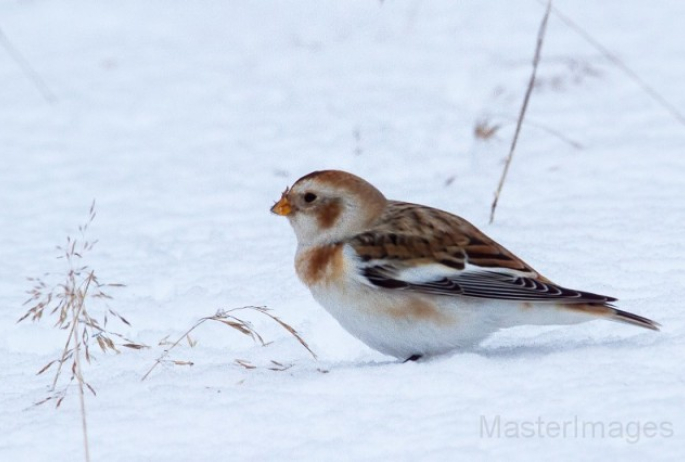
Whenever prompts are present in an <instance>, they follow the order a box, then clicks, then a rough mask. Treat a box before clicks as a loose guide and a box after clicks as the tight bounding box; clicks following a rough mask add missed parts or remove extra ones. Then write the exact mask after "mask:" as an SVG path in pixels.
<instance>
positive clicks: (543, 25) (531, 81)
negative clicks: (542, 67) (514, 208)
mask: <svg viewBox="0 0 685 462" xmlns="http://www.w3.org/2000/svg"><path fill="white" fill-rule="evenodd" d="M551 9H552V0H549V1H548V2H547V9H546V10H545V15H544V16H543V17H542V22H541V23H540V29H539V30H538V39H537V45H536V47H535V56H534V57H533V71H532V72H531V74H530V79H529V80H528V88H527V89H526V95H525V96H524V98H523V105H522V106H521V112H520V113H519V117H518V120H517V121H516V131H515V132H514V138H513V139H512V140H511V147H510V148H509V155H508V156H507V161H506V163H505V164H504V170H503V171H502V177H501V178H500V180H499V184H498V185H497V191H496V192H495V199H494V200H493V201H492V206H491V207H490V223H492V222H493V221H494V220H495V209H496V208H497V201H498V200H499V195H500V193H501V192H502V187H503V186H504V181H505V180H506V179H507V173H508V172H509V165H511V159H512V158H513V157H514V150H515V149H516V143H517V142H518V139H519V133H520V132H521V124H522V123H523V118H524V117H525V116H526V110H527V109H528V101H530V95H531V94H532V93H533V87H534V86H535V75H536V74H537V71H538V63H539V62H540V54H541V52H542V44H543V43H544V41H545V32H547V20H548V19H549V13H550V11H551Z"/></svg>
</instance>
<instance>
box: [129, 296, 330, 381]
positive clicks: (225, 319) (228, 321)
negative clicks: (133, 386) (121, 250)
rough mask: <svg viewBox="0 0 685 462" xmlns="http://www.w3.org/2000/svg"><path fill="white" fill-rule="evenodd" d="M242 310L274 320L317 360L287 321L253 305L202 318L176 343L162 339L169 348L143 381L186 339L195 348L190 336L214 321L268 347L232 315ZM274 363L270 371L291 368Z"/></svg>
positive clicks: (245, 364) (249, 326)
mask: <svg viewBox="0 0 685 462" xmlns="http://www.w3.org/2000/svg"><path fill="white" fill-rule="evenodd" d="M242 310H252V311H256V312H258V313H261V314H263V315H264V316H266V317H268V318H270V319H272V320H273V321H275V322H276V323H277V324H278V325H279V326H281V327H282V328H283V329H285V330H286V331H287V332H288V333H289V334H290V335H292V336H293V337H295V339H296V340H297V341H298V342H299V343H300V345H302V346H303V347H304V348H305V349H306V350H307V351H308V352H309V354H310V355H312V357H313V358H314V359H317V356H316V353H314V352H313V351H312V349H311V348H309V345H308V344H307V342H306V341H305V340H304V339H303V338H302V336H301V335H300V334H299V332H297V331H296V330H295V329H294V328H293V327H292V326H291V325H290V324H288V323H286V322H285V321H283V320H282V319H280V318H279V317H278V316H276V315H274V314H272V313H271V310H270V309H269V308H267V307H265V306H252V305H250V306H241V307H239V308H232V309H230V310H219V311H217V312H216V313H215V314H214V315H212V316H207V317H204V318H201V319H200V320H199V321H197V322H196V323H195V324H193V325H192V326H191V327H190V329H188V330H187V331H185V332H184V333H183V334H181V335H180V336H179V337H178V338H177V339H176V341H174V342H172V343H169V342H168V341H167V338H168V337H165V338H164V339H162V342H160V345H169V348H167V349H166V350H164V352H163V353H162V355H161V356H160V357H159V358H157V359H156V360H155V363H154V364H153V365H152V366H151V367H150V369H148V371H147V372H146V373H145V375H143V377H142V378H141V381H143V380H145V379H147V378H148V376H149V375H150V374H151V373H152V371H153V370H155V368H156V367H157V366H159V365H160V364H161V363H163V362H169V361H170V360H168V359H167V356H168V355H169V352H170V351H171V350H173V349H174V348H176V347H177V346H178V345H179V344H180V343H181V342H182V341H183V340H184V339H187V340H188V343H189V344H190V346H194V344H195V342H193V341H192V340H191V339H190V334H191V333H192V332H193V331H194V330H195V329H197V328H198V327H200V326H201V325H202V324H204V323H205V322H207V321H214V322H218V323H221V324H223V325H225V326H228V327H230V328H231V329H233V330H236V331H238V332H240V333H241V334H243V335H247V336H248V337H250V338H251V339H252V340H253V341H254V342H255V343H259V344H260V345H262V346H266V345H267V342H265V341H264V338H263V337H262V335H261V334H260V333H259V332H257V330H256V329H255V328H254V326H253V325H252V323H250V322H249V321H246V320H243V319H241V318H239V317H237V316H235V315H234V314H232V313H235V312H236V311H242ZM171 362H173V363H176V362H175V361H171ZM235 362H236V364H239V365H240V366H242V367H244V368H245V369H254V368H256V366H255V365H254V364H252V363H250V362H249V361H246V360H243V359H236V360H235ZM272 363H273V365H274V366H273V367H270V370H286V369H288V368H289V367H290V366H284V365H283V364H281V363H278V362H276V361H272ZM191 364H192V363H191Z"/></svg>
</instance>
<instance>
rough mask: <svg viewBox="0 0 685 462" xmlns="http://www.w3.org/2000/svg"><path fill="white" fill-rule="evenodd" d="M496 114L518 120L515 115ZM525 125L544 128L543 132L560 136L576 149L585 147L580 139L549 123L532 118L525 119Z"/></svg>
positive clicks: (560, 138)
mask: <svg viewBox="0 0 685 462" xmlns="http://www.w3.org/2000/svg"><path fill="white" fill-rule="evenodd" d="M494 115H495V116H497V117H502V118H503V119H507V120H509V121H514V122H516V121H517V120H518V119H517V118H515V117H511V116H508V115H505V114H494ZM525 125H527V126H529V127H533V128H537V129H539V130H542V131H543V132H546V133H548V134H550V135H552V136H554V137H556V138H558V139H559V140H561V141H563V142H564V143H566V144H568V145H569V146H571V147H572V148H574V149H583V145H582V144H581V143H579V142H578V141H575V140H572V139H571V138H569V137H567V136H566V135H564V134H563V133H561V132H559V131H557V130H554V129H553V128H550V127H548V126H547V125H544V124H541V123H539V122H534V121H532V120H530V118H529V119H528V120H526V121H525Z"/></svg>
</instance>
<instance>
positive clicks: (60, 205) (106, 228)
mask: <svg viewBox="0 0 685 462" xmlns="http://www.w3.org/2000/svg"><path fill="white" fill-rule="evenodd" d="M555 4H556V6H557V7H559V8H560V10H561V11H563V12H565V13H566V14H568V15H569V16H570V17H571V18H573V19H574V21H575V22H577V23H578V24H580V25H581V26H583V27H584V28H586V29H587V31H588V32H589V33H591V34H592V35H593V36H594V37H595V38H597V39H598V40H599V41H601V42H602V43H603V44H604V45H605V46H607V47H608V48H609V49H611V50H612V51H613V52H615V53H616V54H617V55H618V56H620V58H621V59H622V60H624V61H625V62H626V63H628V64H629V65H630V66H631V67H632V68H633V69H634V70H635V71H636V72H637V73H638V74H639V75H641V76H642V77H643V78H644V79H645V80H647V81H648V82H649V83H650V84H651V85H652V86H653V87H654V88H657V89H658V90H659V91H660V92H661V93H662V94H664V95H666V97H667V99H668V100H669V101H670V102H671V103H672V104H673V105H674V106H675V107H678V108H681V109H680V110H681V111H685V91H683V84H682V82H683V73H684V72H685V67H684V66H683V61H682V57H683V56H685V30H684V29H683V28H682V18H683V17H684V15H685V3H683V2H659V3H658V4H646V3H644V2H639V1H629V2H628V1H618V0H612V1H607V2H571V1H568V0H567V1H557V2H555ZM542 11H543V8H542V7H541V5H540V4H539V3H538V2H536V1H533V0H529V1H527V2H506V1H491V2H481V1H476V0H464V1H460V2H449V1H440V2H437V1H436V2H419V1H385V2H382V4H381V3H380V2H374V1H361V0H358V1H347V2H317V1H314V0H308V1H297V2H296V1H279V2H276V1H260V2H221V1H205V2H181V1H178V0H173V1H164V2H162V1H160V0H152V1H147V2H137V1H134V0H120V1H117V2H113V1H104V0H100V1H89V2H87V1H83V0H63V1H62V0H60V1H57V0H54V1H49V2H48V1H41V0H31V1H15V0H5V1H3V2H0V27H2V31H3V32H4V34H5V35H6V36H7V37H8V38H9V40H10V41H11V42H12V43H13V44H14V45H15V46H16V47H17V48H18V49H19V50H20V51H21V52H22V53H23V54H24V55H25V57H26V58H27V59H28V61H30V62H31V63H32V65H33V67H35V69H36V70H37V72H38V73H39V74H40V75H41V76H42V78H43V79H44V80H45V81H46V83H47V84H48V85H49V87H50V88H51V90H52V91H53V92H54V94H55V95H56V97H57V99H58V101H57V102H56V103H55V104H49V103H47V102H46V101H45V100H44V99H43V98H42V97H41V95H40V93H39V92H38V91H37V90H36V88H35V87H34V86H33V85H32V84H31V82H30V81H29V80H28V79H27V78H26V77H25V76H24V74H23V73H22V72H21V70H20V68H19V67H18V66H17V65H16V63H15V62H14V61H13V60H12V59H11V58H10V56H9V55H8V54H7V53H6V51H5V50H4V49H3V50H2V51H0V82H1V84H0V127H1V128H0V160H1V161H2V168H0V229H2V239H1V240H0V255H2V260H3V264H2V265H0V306H2V307H3V310H1V311H0V369H1V370H2V371H3V373H2V384H1V385H0V391H1V393H0V459H2V460H31V461H60V460H65V461H66V460H69V461H71V460H79V459H81V458H82V436H81V429H80V413H79V408H78V397H77V392H76V389H72V390H70V392H69V396H68V397H67V399H66V400H65V401H64V403H63V404H62V406H61V408H60V409H59V410H55V409H54V408H53V407H52V405H50V404H45V405H42V406H33V403H35V402H37V401H40V400H41V399H43V398H45V397H46V396H48V394H49V391H48V386H49V384H50V382H51V378H52V376H51V375H50V373H47V375H39V376H37V375H35V373H36V372H37V371H38V370H39V369H40V368H41V367H42V366H43V365H44V364H46V363H47V362H48V361H50V360H52V359H54V358H56V357H57V356H58V355H59V353H60V351H61V347H62V345H63V344H64V341H65V339H66V337H65V333H64V332H62V331H58V330H57V329H54V328H53V327H52V323H53V322H54V321H53V320H50V319H45V320H43V321H42V322H40V323H31V322H23V323H20V324H17V323H16V320H17V319H18V318H19V317H20V316H21V315H22V314H23V312H24V311H25V307H22V303H23V302H24V300H25V299H26V298H27V295H26V293H25V292H26V290H28V289H30V283H29V282H27V281H26V277H29V276H40V275H42V274H43V273H45V272H48V271H49V272H53V273H57V274H60V272H63V271H64V270H63V268H64V266H63V265H64V262H63V261H62V260H56V259H55V258H54V257H55V256H56V255H57V253H56V251H55V246H56V245H60V244H63V243H64V239H65V237H66V236H67V235H72V236H77V235H78V225H79V224H82V223H83V222H84V221H85V219H86V217H87V212H88V207H89V206H90V203H91V201H92V200H93V199H96V210H97V213H98V215H97V217H96V219H95V221H94V222H93V224H92V225H91V227H90V229H89V230H88V236H89V237H91V238H92V239H98V240H99V242H98V244H97V246H96V247H95V249H94V251H93V252H92V253H91V254H90V255H89V257H88V264H89V265H90V266H91V267H92V268H94V269H95V270H96V272H97V273H98V275H99V277H100V278H101V279H102V280H103V281H105V282H120V283H124V284H126V287H125V288H121V289H112V290H111V291H110V292H111V294H112V295H113V296H114V300H113V301H112V302H111V306H112V307H113V308H115V309H116V310H118V311H119V312H121V313H122V314H123V315H124V316H125V317H126V318H128V319H129V320H130V321H131V323H132V326H131V327H130V328H128V327H125V326H124V327H115V326H114V325H113V330H117V331H119V332H121V333H123V334H125V335H127V336H128V337H131V338H132V339H134V340H136V341H138V342H142V343H146V344H149V345H151V346H152V348H151V349H149V350H141V351H130V350H126V351H122V353H121V354H118V355H117V354H98V353H95V359H94V361H93V363H92V364H91V365H89V366H87V367H86V368H85V372H84V373H85V375H86V378H87V380H88V381H89V383H91V384H92V385H93V386H94V387H95V389H96V390H97V396H96V397H90V396H89V397H87V400H86V405H87V417H88V424H89V436H90V447H91V453H92V459H93V460H102V461H131V460H165V461H182V460H317V461H319V460H398V461H403V460H419V459H420V460H454V459H464V460H486V459H498V460H501V459H504V458H506V459H507V460H510V461H516V460H530V459H531V458H533V457H536V456H538V457H539V454H544V456H545V457H546V458H548V459H550V460H578V459H581V460H607V459H609V458H610V459H618V460H635V461H637V460H647V459H649V460H682V459H683V457H684V456H685V444H683V433H684V432H685V417H684V416H685V400H684V399H683V396H684V395H685V370H684V368H683V367H682V363H683V359H684V358H683V356H684V355H683V351H685V349H684V347H685V321H684V318H683V316H682V306H681V301H682V300H683V298H684V297H685V284H684V283H683V281H685V268H684V266H683V264H682V262H683V259H684V258H685V244H684V243H683V238H682V236H683V231H684V226H683V224H684V223H685V156H684V155H683V153H682V146H683V143H684V142H685V127H683V125H681V124H679V123H678V122H677V121H675V120H674V119H673V118H672V117H670V116H669V114H668V113H667V112H666V111H665V110H664V109H663V108H662V107H660V106H658V105H657V104H655V103H654V102H653V101H652V100H650V99H649V98H648V97H647V96H646V95H645V93H644V92H642V91H640V89H639V88H638V87H637V85H636V84H635V83H634V82H632V81H631V80H629V79H628V78H627V77H625V75H624V74H622V73H621V72H620V71H618V70H617V69H616V68H615V67H613V66H612V65H610V64H609V63H608V62H607V61H606V60H605V59H604V58H602V57H601V55H599V53H598V52H597V51H596V50H595V49H593V48H592V47H590V46H589V45H588V44H587V43H586V42H585V41H583V40H582V39H581V38H580V37H579V36H578V35H577V34H576V33H574V32H573V31H572V30H571V29H569V28H568V27H566V26H564V24H563V23H562V22H561V21H560V20H559V19H558V18H555V17H552V18H550V22H549V26H548V36H547V40H546V42H545V45H544V49H543V61H542V63H541V65H540V69H539V81H540V82H541V85H540V87H539V89H538V90H537V91H536V92H535V93H534V94H533V98H532V100H531V104H530V107H529V113H528V120H529V121H530V122H531V123H537V124H542V125H544V126H546V127H549V128H551V129H553V130H556V131H557V132H560V133H561V134H563V135H564V136H566V137H567V138H570V139H572V140H575V141H577V142H578V143H581V144H582V145H583V149H575V148H574V147H573V146H571V145H570V144H569V143H568V142H566V141H563V140H561V139H559V138H558V137H556V136H554V135H551V134H550V133H548V132H547V131H545V130H542V129H540V128H538V127H536V126H533V125H531V124H529V125H524V128H523V131H522V135H521V139H520V142H519V146H518V149H517V154H516V157H515V159H514V162H513V164H512V167H511V170H510V172H509V179H508V181H507V184H506V185H505V188H504V191H503V195H502V198H501V200H500V205H499V209H498V212H497V218H496V221H495V223H494V224H492V225H489V224H488V222H487V218H488V213H489V205H490V201H491V200H492V194H493V191H494V188H495V186H496V184H497V181H498V178H499V174H500V171H501V166H502V160H503V158H504V156H505V155H506V152H507V150H508V143H509V140H510V138H511V135H512V133H513V123H512V122H511V117H515V116H516V114H517V111H518V108H519V105H520V101H521V98H522V95H523V92H524V89H525V83H526V80H527V77H528V74H529V72H530V60H531V58H532V54H533V47H534V43H535V35H536V33H537V28H538V24H539V21H540V18H541V15H542ZM482 118H489V119H488V120H490V121H491V123H496V124H503V126H502V128H501V129H500V130H499V131H498V132H497V134H496V136H495V139H492V140H490V141H488V142H482V141H478V140H475V139H474V137H473V127H474V125H475V123H476V122H477V121H478V120H480V119H482ZM506 118H509V119H506ZM331 167H333V168H339V169H345V170H349V171H352V172H354V173H356V174H359V175H360V176H362V177H364V178H367V179H368V180H369V181H371V182H372V183H373V184H375V185H376V186H378V187H379V188H380V189H381V190H382V191H383V192H384V193H385V194H386V195H387V196H389V197H391V198H396V199H403V200H407V201H412V202H418V203H424V204H428V205H432V206H435V207H439V208H443V209H446V210H450V211H453V212H455V213H458V214H459V215H462V216H464V217H466V218H467V219H469V220H471V221H472V222H474V223H475V224H476V225H477V226H479V227H481V228H482V229H483V230H484V231H485V232H486V233H488V234H489V235H491V236H492V237H493V238H495V239H496V240H498V241H499V242H501V243H502V244H504V245H505V246H507V247H508V248H509V249H511V250H512V251H514V252H515V253H516V254H518V255H520V256H521V257H522V258H524V259H525V260H526V261H527V262H529V263H530V264H531V265H532V266H533V267H535V268H537V269H539V270H541V271H542V272H543V273H545V274H546V275H547V276H548V277H549V278H551V279H552V280H555V281H558V282H559V283H561V284H563V285H567V286H570V287H574V288H578V289H583V290H589V291H595V292H599V293H606V294H608V295H613V296H617V297H618V298H620V304H619V305H620V307H621V308H622V309H625V310H627V311H632V312H636V313H638V314H640V315H644V316H647V317H649V318H652V319H655V320H657V321H658V322H660V323H661V324H662V325H663V331H662V332H660V333H654V332H650V331H646V330H640V329H637V328H633V327H630V326H624V325H619V324H615V323H608V322H593V323H587V324H582V325H578V326H571V327H569V326H563V327H562V326H558V327H557V326H550V327H539V326H530V327H519V328H515V329H510V330H507V331H503V332H501V333H498V334H497V335H495V336H493V337H492V338H491V339H490V340H488V341H487V342H486V343H485V344H484V345H483V346H482V347H481V348H479V349H478V350H476V351H468V352H462V353H457V354H455V355H452V356H446V357H440V358H436V359H433V360H430V361H426V362H419V363H416V364H414V363H408V364H399V363H397V362H395V361H394V360H392V358H388V357H385V356H382V355H381V354H379V353H376V352H374V351H372V350H370V349H369V348H367V347H366V346H364V345H363V344H361V343H360V342H358V341H357V340H355V339H354V338H352V337H351V336H350V335H348V334H347V333H346V332H344V331H343V330H342V329H341V328H340V327H339V326H338V325H337V324H336V323H335V321H333V320H332V319H331V318H330V316H329V315H327V314H326V313H325V311H324V310H323V309H322V308H320V307H318V306H317V305H316V303H315V302H314V301H313V300H312V298H311V296H310V295H309V293H308V292H307V290H306V289H305V288H304V287H303V286H302V285H301V284H300V283H299V282H298V281H297V279H296V276H295V274H294V270H293V267H292V259H293V255H294V247H295V238H294V235H293V233H292V231H291V229H290V228H289V226H288V224H287V222H286V220H283V219H282V218H280V217H276V216H273V215H271V214H269V213H268V209H269V207H270V205H271V204H272V203H273V201H274V200H276V199H277V198H278V197H279V194H280V192H281V191H282V190H283V188H284V187H285V186H286V185H288V184H290V183H292V182H293V181H294V180H295V179H297V178H298V177H299V176H301V175H303V174H305V173H308V172H310V171H312V170H316V169H322V168H331ZM448 183H449V184H448ZM244 305H266V306H268V307H270V308H271V309H273V313H274V314H276V315H277V316H279V317H281V318H282V319H283V320H285V321H286V322H288V323H290V324H291V325H293V326H294V327H295V328H296V329H298V331H299V332H301V334H302V335H303V337H304V338H305V339H306V340H307V341H308V342H309V344H310V345H311V347H312V349H313V350H314V351H315V352H316V353H317V354H318V356H319V360H318V361H315V360H313V359H312V358H311V357H310V356H309V355H308V353H307V352H306V351H305V350H304V349H303V348H301V347H300V346H299V345H298V344H297V343H296V342H295V341H294V339H293V338H292V337H291V336H290V335H289V334H288V333H287V332H285V331H284V330H282V329H280V328H279V327H278V326H277V325H275V324H274V323H273V322H272V321H270V320H269V319H266V318H263V317H258V316H256V315H250V316H248V317H249V318H250V319H251V320H252V321H253V322H254V325H255V327H256V328H257V329H258V330H259V331H260V332H261V333H262V334H263V335H264V336H265V337H266V339H267V340H268V341H272V342H273V343H271V344H270V345H268V346H266V347H260V346H258V345H255V344H253V343H252V342H251V341H250V340H249V339H248V338H247V337H245V336H242V335H240V334H239V333H237V332H235V331H232V330H230V329H229V328H227V327H226V326H222V325H219V324H211V323H205V324H204V325H203V326H201V327H200V328H198V329H197V330H196V331H195V332H194V333H193V339H194V340H196V341H197V342H198V343H197V345H196V346H195V347H194V348H190V347H189V346H188V345H187V344H182V345H181V346H179V347H178V348H176V349H175V350H173V352H172V354H171V356H170V357H171V358H173V359H178V360H187V361H193V362H194V364H195V365H194V366H192V367H188V366H170V365H164V366H161V367H159V368H157V369H156V370H155V371H154V372H153V373H152V374H151V376H150V377H149V378H148V379H147V380H146V381H144V382H141V381H140V378H141V377H142V375H143V374H144V373H145V371H146V370H147V369H149V367H150V366H151V365H152V364H153V363H154V361H155V359H156V358H158V357H159V355H160V354H161V353H162V352H163V349H164V346H159V345H158V343H159V341H160V340H161V339H162V338H164V337H166V336H169V338H171V339H174V338H177V337H178V336H180V335H182V334H183V332H184V331H185V330H187V329H188V328H189V327H190V326H192V325H193V323H194V322H195V321H197V320H198V319H199V318H201V317H203V316H209V315H212V314H213V313H214V312H215V311H216V310H217V309H219V308H232V307H238V306H244ZM236 358H240V359H244V360H247V361H250V362H252V363H254V364H256V365H258V366H259V367H258V368H257V369H254V370H246V369H244V368H242V367H241V366H239V365H237V364H236V363H234V359H236ZM270 360H276V361H280V362H282V363H285V364H293V366H292V367H291V368H290V369H288V370H287V371H283V372H274V371H270V370H268V368H267V367H266V366H268V364H269V361H270ZM326 371H327V372H326ZM498 416H499V418H500V422H501V425H502V433H501V435H500V437H495V436H491V437H488V436H487V434H483V429H482V425H483V421H485V422H486V426H492V425H493V422H494V421H495V420H496V418H497V417H498ZM567 422H571V423H572V424H573V423H574V422H581V425H582V423H583V422H586V423H587V422H589V423H590V424H593V423H597V422H599V424H600V426H603V427H604V429H605V430H606V432H607V433H608V431H609V429H610V426H611V425H612V424H615V425H614V426H613V427H612V428H613V430H614V431H616V428H618V433H620V434H617V433H616V432H614V433H612V435H611V436H610V435H608V434H606V435H605V436H604V437H599V436H597V435H594V436H593V435H588V434H580V433H578V432H577V431H572V430H571V429H572V428H573V426H572V425H570V424H566V423H567ZM507 423H508V426H506V425H507ZM652 423H653V424H654V425H655V426H656V428H657V430H655V432H654V433H655V434H652V432H651V429H652V425H650V424H652ZM564 425H566V431H565V432H563V434H561V435H559V434H556V433H555V430H554V428H556V426H558V427H564ZM638 427H639V428H640V430H639V431H636V430H635V429H636V428H638ZM505 428H508V429H509V431H513V430H512V428H514V430H516V429H518V430H520V431H519V434H518V436H516V435H513V436H512V434H511V433H510V434H509V436H506V435H505V434H504V430H505ZM529 428H533V430H534V431H533V434H532V435H531V434H529V433H528V432H527V429H529ZM669 429H670V431H669ZM486 433H487V432H486ZM555 435H556V436H555ZM634 435H637V438H636V437H635V436H634ZM650 435H651V436H650Z"/></svg>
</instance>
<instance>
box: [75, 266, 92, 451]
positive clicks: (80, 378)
mask: <svg viewBox="0 0 685 462" xmlns="http://www.w3.org/2000/svg"><path fill="white" fill-rule="evenodd" d="M91 276H92V273H91ZM83 303H84V300H83V299H81V300H80V303H79V308H78V311H76V312H75V313H74V318H73V321H72V322H73V324H74V325H77V324H78V318H79V315H80V313H81V311H82V310H83ZM73 333H74V345H75V346H74V354H75V357H74V365H75V368H76V370H75V371H74V373H75V375H76V381H77V382H78V392H79V393H78V394H79V403H80V407H81V429H82V431H83V449H84V451H85V456H86V462H90V447H89V443H88V423H87V422H86V400H85V396H84V395H85V393H84V391H83V375H82V374H81V358H80V356H81V351H80V345H79V343H80V342H79V338H78V334H77V333H76V330H74V331H73Z"/></svg>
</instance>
